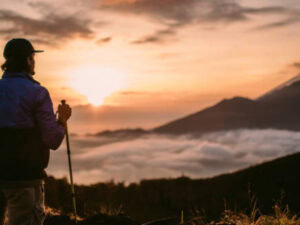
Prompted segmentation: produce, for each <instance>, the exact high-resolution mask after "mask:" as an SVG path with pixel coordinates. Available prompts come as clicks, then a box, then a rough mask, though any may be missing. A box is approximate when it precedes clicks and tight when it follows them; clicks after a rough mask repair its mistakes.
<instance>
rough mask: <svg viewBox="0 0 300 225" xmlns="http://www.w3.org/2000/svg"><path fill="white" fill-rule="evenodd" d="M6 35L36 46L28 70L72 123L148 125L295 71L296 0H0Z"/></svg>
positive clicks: (299, 10)
mask: <svg viewBox="0 0 300 225" xmlns="http://www.w3.org/2000/svg"><path fill="white" fill-rule="evenodd" d="M13 37H24V38H27V39H29V40H31V41H32V43H33V45H34V46H35V48H37V49H43V50H45V52H44V53H40V54H36V75H35V79H37V80H39V81H40V82H41V83H42V85H43V86H45V87H47V88H48V89H49V91H50V94H51V97H52V99H53V102H54V108H55V109H56V107H57V105H58V104H59V102H60V100H61V99H66V100H67V102H68V103H69V104H70V105H71V106H72V107H73V117H72V118H71V120H70V124H69V125H70V126H69V127H70V129H71V131H72V132H73V133H93V132H98V131H101V130H105V129H119V128H134V127H142V128H146V129H148V128H152V127H155V126H158V125H161V124H162V123H166V122H168V121H170V120H173V119H177V118H179V117H182V116H185V115H188V114H190V113H194V112H195V111H199V110H201V109H203V108H205V107H207V106H210V105H213V104H215V103H217V102H218V101H220V100H222V99H224V98H231V97H233V96H237V95H239V96H244V97H249V98H256V97H258V96H260V95H262V94H264V93H265V92H267V91H268V90H271V89H272V88H274V87H275V86H277V85H279V84H280V83H282V82H284V81H286V80H288V79H290V78H292V77H294V76H296V75H297V74H299V70H300V3H299V1H298V0H264V1H261V0H236V1H234V0H102V1H101V0H85V1H80V0H59V1H58V0H43V1H41V0H39V1H38V0H22V1H21V0H10V1H6V0H0V48H1V49H3V47H4V45H5V43H6V41H7V40H9V39H11V38H13ZM0 62H4V59H3V58H1V59H0Z"/></svg>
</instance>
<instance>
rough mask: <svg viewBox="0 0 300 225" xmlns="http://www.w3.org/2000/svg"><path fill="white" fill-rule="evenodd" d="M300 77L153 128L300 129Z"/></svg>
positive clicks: (173, 130)
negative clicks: (253, 96)
mask: <svg viewBox="0 0 300 225" xmlns="http://www.w3.org/2000/svg"><path fill="white" fill-rule="evenodd" d="M299 102H300V81H296V82H294V83H292V84H290V85H288V86H283V87H282V88H281V89H277V90H274V91H272V92H271V93H269V94H266V95H264V96H262V97H261V98H258V99H257V100H251V99H247V98H243V97H235V98H232V99H228V100H223V101H221V102H219V103H218V104H216V105H214V106H212V107H209V108H206V109H204V110H201V111H200V112H197V113H194V114H192V115H189V116H186V117H184V118H181V119H178V120H175V121H171V122H169V123H167V124H165V125H162V126H159V127H156V128H154V129H153V130H152V131H153V132H157V133H168V134H186V133H206V132H212V131H220V130H231V129H239V128H247V129H252V128H261V129H267V128H274V129H287V130H295V131H299V130H300V116H299V115H300V104H299Z"/></svg>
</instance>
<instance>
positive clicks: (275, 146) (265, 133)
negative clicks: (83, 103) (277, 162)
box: [47, 129, 300, 184]
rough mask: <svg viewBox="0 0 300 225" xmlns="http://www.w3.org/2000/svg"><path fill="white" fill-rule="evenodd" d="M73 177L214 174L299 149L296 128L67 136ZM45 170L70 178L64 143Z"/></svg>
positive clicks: (79, 180) (86, 180)
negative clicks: (113, 136) (118, 137)
mask: <svg viewBox="0 0 300 225" xmlns="http://www.w3.org/2000/svg"><path fill="white" fill-rule="evenodd" d="M70 140H71V151H72V163H73V171H74V180H75V183H77V184H91V183H97V182H106V181H109V180H114V181H117V182H119V181H120V182H122V181H124V182H125V183H129V182H138V181H140V180H142V179H152V178H175V177H179V176H182V175H185V176H188V177H191V178H203V177H212V176H215V175H218V174H222V173H228V172H232V171H236V170H239V169H242V168H246V167H249V166H250V165H255V164H258V163H261V162H264V161H268V160H271V159H274V158H278V157H281V156H285V155H288V154H292V153H296V152H300V145H299V143H300V132H292V131H285V130H273V129H265V130H245V129H244V130H232V131H223V132H214V133H210V134H206V135H203V136H200V137H195V136H189V135H182V136H167V135H146V136H142V137H139V138H137V139H131V140H126V141H116V140H112V139H111V138H103V137H95V136H71V137H70ZM47 171H48V174H51V175H54V176H55V177H68V176H69V175H68V174H69V173H68V161H67V153H66V147H65V143H63V144H62V146H61V147H60V149H58V150H57V151H56V152H54V151H52V153H51V159H50V164H49V167H48V169H47Z"/></svg>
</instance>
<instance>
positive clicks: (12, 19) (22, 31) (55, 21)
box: [0, 6, 94, 45]
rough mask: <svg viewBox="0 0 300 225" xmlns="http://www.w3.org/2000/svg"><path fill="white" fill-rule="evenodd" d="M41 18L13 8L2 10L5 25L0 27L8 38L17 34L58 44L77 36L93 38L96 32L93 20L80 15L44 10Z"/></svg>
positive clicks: (38, 40) (50, 43)
mask: <svg viewBox="0 0 300 225" xmlns="http://www.w3.org/2000/svg"><path fill="white" fill-rule="evenodd" d="M42 12H43V15H42V16H41V17H40V18H31V17H28V16H25V15H21V14H20V13H17V12H14V11H11V10H0V20H1V22H2V24H5V25H6V26H5V27H2V28H1V27H0V35H1V36H4V37H5V38H6V39H10V38H12V37H15V36H21V37H22V36H26V37H31V39H33V40H34V41H35V42H39V43H42V44H49V45H56V44H58V43H59V42H60V41H62V40H66V39H71V38H75V37H81V38H91V37H93V35H94V33H93V31H92V29H91V28H90V26H91V21H90V20H87V19H83V18H82V17H79V16H78V15H62V14H57V13H55V12H52V11H51V7H50V6H49V7H48V11H47V12H46V10H45V9H44V10H42Z"/></svg>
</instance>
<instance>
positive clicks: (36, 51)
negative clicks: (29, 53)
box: [33, 50, 44, 53]
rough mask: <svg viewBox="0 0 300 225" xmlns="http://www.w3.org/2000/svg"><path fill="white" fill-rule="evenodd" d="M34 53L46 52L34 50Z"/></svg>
mask: <svg viewBox="0 0 300 225" xmlns="http://www.w3.org/2000/svg"><path fill="white" fill-rule="evenodd" d="M33 52H35V53H38V52H44V50H34V51H33Z"/></svg>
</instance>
